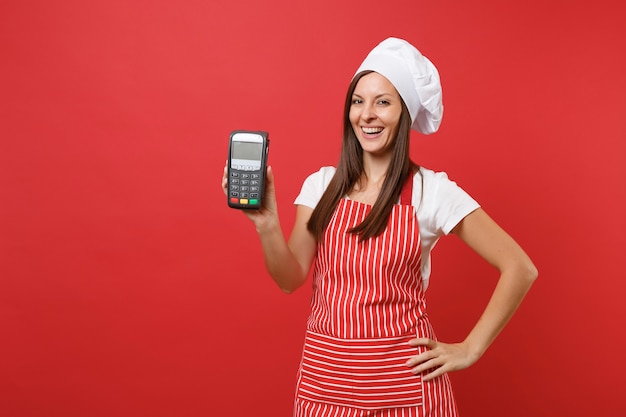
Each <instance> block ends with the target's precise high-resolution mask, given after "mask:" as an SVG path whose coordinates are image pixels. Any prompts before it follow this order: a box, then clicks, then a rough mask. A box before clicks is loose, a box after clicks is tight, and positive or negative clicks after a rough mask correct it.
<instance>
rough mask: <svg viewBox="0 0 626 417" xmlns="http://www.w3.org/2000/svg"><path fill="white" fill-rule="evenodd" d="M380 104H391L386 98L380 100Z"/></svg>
mask: <svg viewBox="0 0 626 417" xmlns="http://www.w3.org/2000/svg"><path fill="white" fill-rule="evenodd" d="M378 104H380V105H382V106H388V105H389V100H385V99H381V100H378Z"/></svg>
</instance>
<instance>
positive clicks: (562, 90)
mask: <svg viewBox="0 0 626 417" xmlns="http://www.w3.org/2000/svg"><path fill="white" fill-rule="evenodd" d="M624 16H625V7H624V6H623V2H621V1H619V0H615V1H610V0H597V1H593V2H590V1H569V0H567V1H566V0H561V1H558V0H557V1H544V0H528V1H524V2H513V3H511V2H502V1H497V0H480V1H460V0H458V1H452V0H447V1H437V2H432V1H428V2H427V1H400V0H390V1H385V2H381V1H372V0H360V1H352V0H350V1H345V2H341V1H340V2H338V1H329V0H320V1H317V2H300V1H293V0H267V1H264V2H259V1H253V0H238V1H235V2H211V1H199V0H180V1H177V2H173V1H164V0H151V1H147V0H145V1H142V0H123V1H122V0H107V1H88V2H85V1H78V0H60V1H55V2H49V1H17V0H8V1H3V2H2V3H1V4H0V53H1V56H0V71H1V74H0V75H1V76H0V106H1V107H0V415H2V416H7V417H26V416H63V417H70V416H90V417H98V416H107V417H108V416H151V417H156V416H187V417H191V416H208V415H214V416H218V415H229V416H252V415H254V416H288V415H290V413H291V403H292V398H293V391H294V386H295V372H296V369H297V365H298V361H299V357H300V349H301V343H302V336H303V332H304V325H305V319H306V315H307V312H308V298H309V289H308V286H307V287H306V288H304V289H302V290H301V291H299V292H298V293H296V294H294V295H291V296H286V295H284V294H282V293H281V292H280V291H279V290H278V289H277V288H276V287H275V286H274V284H273V283H272V282H271V279H270V278H269V276H268V275H267V274H266V273H265V270H264V268H263V264H262V257H261V253H260V250H259V246H258V242H257V237H256V234H255V232H254V229H253V227H252V225H251V223H250V222H248V221H247V219H245V218H244V217H243V216H242V215H241V213H238V212H236V211H234V210H232V209H229V208H227V206H226V200H225V197H224V196H223V194H222V191H221V188H220V178H221V173H222V168H223V166H224V160H225V158H226V152H227V137H228V134H229V132H230V131H231V130H234V129H240V128H241V129H264V130H268V131H269V132H270V137H271V140H272V145H271V149H270V162H271V164H272V165H273V167H274V170H275V173H276V177H277V180H276V181H277V187H278V199H279V204H280V211H281V215H282V221H283V222H284V228H285V230H286V231H287V232H288V231H289V230H290V227H291V223H292V221H293V217H294V209H293V207H292V205H291V203H292V201H293V198H294V197H295V196H296V194H297V192H298V191H299V189H300V185H301V183H302V181H303V180H304V178H305V177H306V176H307V175H308V174H309V173H311V172H313V171H314V170H316V169H317V168H318V167H319V166H320V165H332V164H335V162H336V158H337V155H338V150H339V137H340V130H341V108H342V103H343V97H344V93H345V90H346V88H347V84H348V82H349V80H350V78H351V76H352V74H353V71H355V69H356V67H357V66H358V64H359V63H360V61H361V60H362V58H363V57H364V56H365V54H366V53H367V52H368V51H369V50H370V49H371V47H373V46H374V45H375V44H376V43H378V42H379V41H380V40H382V39H383V38H385V37H387V36H391V35H393V36H399V37H404V38H406V39H409V40H411V41H412V42H414V43H415V44H416V45H417V46H418V47H419V48H420V49H421V50H422V52H424V54H425V55H427V56H428V57H429V58H431V59H432V60H433V61H434V62H435V63H436V65H437V66H438V68H439V70H440V73H441V77H442V83H443V87H444V102H445V105H446V115H445V117H444V123H443V125H442V128H441V130H440V132H439V133H437V134H436V135H434V136H433V137H428V138H426V137H415V139H414V142H413V149H412V153H413V154H414V155H413V157H414V159H415V160H416V161H418V162H419V163H421V164H423V165H425V166H427V167H429V168H433V169H437V170H445V171H447V172H448V173H449V175H450V176H451V177H452V178H453V179H455V180H456V181H457V182H459V183H460V184H461V185H462V186H463V187H464V188H466V189H467V190H468V191H469V192H470V193H471V194H472V195H474V196H475V197H476V198H477V199H478V200H479V201H480V202H481V203H482V204H483V206H484V207H485V209H486V210H487V211H488V212H489V213H490V214H491V215H492V216H493V217H495V218H496V219H497V220H498V221H499V222H500V223H501V224H502V225H503V226H504V227H505V228H506V229H507V230H508V231H509V232H510V233H511V234H512V235H513V236H514V237H515V238H516V239H518V241H519V242H520V243H521V244H522V245H523V246H524V247H525V248H526V250H527V251H528V253H529V254H530V255H531V257H532V258H533V260H534V261H535V262H536V264H537V266H538V268H539V271H540V278H539V280H538V281H537V283H536V285H535V286H534V287H533V288H532V290H531V292H530V294H529V295H528V298H527V300H526V302H525V303H524V304H523V306H522V307H521V309H520V310H519V312H518V314H517V315H516V316H515V317H514V319H513V320H512V322H511V323H510V325H509V326H508V327H507V328H506V329H505V331H504V332H503V333H502V334H501V336H500V338H499V339H498V340H497V341H496V342H495V344H494V345H493V346H492V347H491V349H490V350H489V351H488V352H487V354H486V355H485V356H484V357H483V359H482V360H481V361H480V362H479V363H478V364H476V365H475V366H474V367H472V368H470V369H467V370H465V371H462V372H457V373H454V374H452V380H453V384H454V386H455V389H456V393H457V399H458V403H459V407H460V410H461V413H462V415H463V416H470V417H471V416H484V415H493V416H509V417H515V416H530V415H532V416H550V417H553V416H568V417H575V416H589V415H592V416H599V415H603V416H617V415H624V413H625V412H626V406H625V405H624V400H623V393H624V386H625V385H624V376H623V375H624V371H625V370H626V366H625V365H626V362H625V360H624V352H625V351H626V342H625V341H624V323H625V317H626V303H624V296H625V295H626V294H625V289H626V284H625V280H624V278H625V273H624V271H625V267H626V263H625V260H624V259H625V256H624V254H623V251H624V249H625V248H626V241H625V237H624V236H625V232H626V227H625V221H624V214H625V213H626V196H625V194H626V193H625V191H626V190H625V189H626V187H625V180H624V178H625V175H626V172H625V168H624V165H625V163H626V158H625V155H626V152H625V150H624V139H625V138H626V117H625V116H626V77H625V76H624V74H626V63H625V60H624V50H626V31H625V30H624V26H623V20H624ZM455 239H456V238H449V239H444V240H443V241H442V242H441V243H440V244H439V246H438V247H437V250H436V251H435V252H434V271H433V277H432V282H431V287H430V289H429V293H430V299H429V300H430V314H431V317H432V319H433V322H434V325H435V327H436V329H437V330H438V335H439V337H440V338H441V339H444V340H448V341H457V340H460V339H462V338H463V337H464V336H465V334H466V333H467V332H468V331H469V328H470V326H471V325H472V324H473V323H474V322H475V320H476V319H477V316H478V314H479V313H480V311H481V309H482V307H483V306H484V304H485V302H486V300H487V298H488V296H489V293H490V291H491V289H492V288H493V285H494V283H495V280H496V276H495V274H494V272H493V271H492V270H491V269H490V268H489V267H488V266H485V265H484V264H483V263H482V261H480V260H479V259H477V257H476V256H475V255H474V254H473V253H471V251H469V250H468V249H467V248H466V247H465V246H464V245H462V244H461V243H460V242H459V241H458V240H455Z"/></svg>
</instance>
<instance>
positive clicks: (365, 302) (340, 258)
mask: <svg viewBox="0 0 626 417" xmlns="http://www.w3.org/2000/svg"><path fill="white" fill-rule="evenodd" d="M412 189H413V176H412V175H411V176H409V180H408V181H407V183H406V184H405V186H404V187H403V191H402V195H401V200H400V204H398V205H396V206H394V208H393V210H392V213H391V216H390V218H389V224H388V225H387V228H386V230H385V231H384V232H383V234H381V235H380V236H378V237H375V238H371V239H368V240H366V241H364V242H359V240H358V236H357V235H355V234H352V233H349V232H348V230H349V229H350V228H352V227H354V226H356V225H357V224H359V223H361V222H362V221H363V219H364V218H365V216H366V215H367V213H368V212H369V210H370V209H371V206H369V205H367V204H363V203H359V202H357V201H352V200H348V199H342V200H340V202H339V204H338V206H337V209H336V210H335V213H334V215H333V217H332V219H331V221H330V223H329V225H328V227H327V230H326V232H325V233H324V236H323V239H322V240H320V242H319V243H318V254H317V258H316V260H315V267H314V272H313V297H312V309H311V315H310V316H309V319H308V322H307V333H306V338H305V343H304V349H303V355H302V362H301V364H300V370H299V372H298V386H297V394H296V404H295V411H294V416H295V417H305V416H316V417H322V416H346V417H347V416H354V417H356V416H387V415H389V416H390V415H392V414H391V412H393V413H394V414H393V415H402V416H406V417H409V416H410V417H424V416H428V417H435V416H436V417H453V416H456V415H457V410H456V405H455V402H454V398H453V395H452V390H451V387H450V382H449V379H448V376H447V375H444V376H443V377H440V378H436V379H435V380H434V381H428V382H425V381H422V378H421V375H414V374H413V373H412V372H411V371H410V369H409V368H408V367H407V366H406V364H405V363H406V361H407V360H408V359H409V358H410V357H412V356H414V355H416V354H418V353H419V352H421V351H423V349H424V348H415V347H411V346H409V344H408V341H409V340H410V339H413V338H415V337H429V338H432V339H434V338H435V335H434V333H433V330H432V328H431V325H430V322H429V320H428V317H427V315H426V311H425V310H426V301H425V299H424V291H423V289H422V278H421V273H420V261H421V260H420V257H421V245H420V235H419V230H418V222H417V217H416V215H415V208H414V207H413V206H412V205H411V195H412ZM385 410H387V411H388V413H387V414H386V413H385ZM399 411H400V414H399Z"/></svg>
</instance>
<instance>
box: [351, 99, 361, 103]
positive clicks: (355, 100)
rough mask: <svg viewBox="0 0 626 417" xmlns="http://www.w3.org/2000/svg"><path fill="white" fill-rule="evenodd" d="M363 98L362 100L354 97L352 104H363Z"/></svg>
mask: <svg viewBox="0 0 626 417" xmlns="http://www.w3.org/2000/svg"><path fill="white" fill-rule="evenodd" d="M362 103H363V100H361V99H360V98H353V99H352V104H362Z"/></svg>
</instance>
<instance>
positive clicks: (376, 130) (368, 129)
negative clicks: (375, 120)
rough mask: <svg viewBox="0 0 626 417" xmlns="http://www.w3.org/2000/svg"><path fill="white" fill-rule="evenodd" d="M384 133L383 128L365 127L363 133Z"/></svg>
mask: <svg viewBox="0 0 626 417" xmlns="http://www.w3.org/2000/svg"><path fill="white" fill-rule="evenodd" d="M382 131H383V128H382V127H364V128H363V132H365V133H380V132H382Z"/></svg>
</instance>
